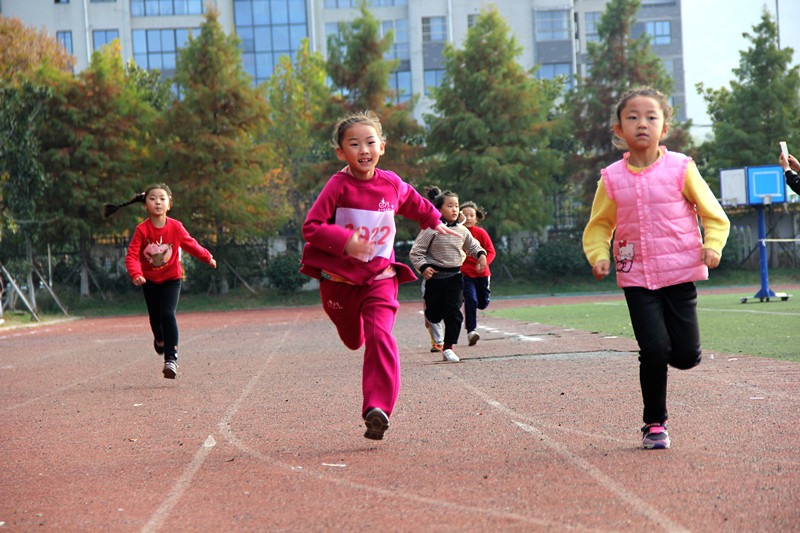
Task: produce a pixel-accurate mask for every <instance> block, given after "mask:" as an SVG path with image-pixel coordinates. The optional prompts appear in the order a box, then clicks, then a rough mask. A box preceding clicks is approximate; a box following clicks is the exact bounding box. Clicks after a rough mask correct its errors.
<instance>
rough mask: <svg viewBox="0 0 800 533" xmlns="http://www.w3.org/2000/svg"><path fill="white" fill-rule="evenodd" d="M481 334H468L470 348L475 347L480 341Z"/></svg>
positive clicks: (474, 332)
mask: <svg viewBox="0 0 800 533" xmlns="http://www.w3.org/2000/svg"><path fill="white" fill-rule="evenodd" d="M480 338H481V334H480V333H478V332H477V331H470V332H469V333H467V340H468V341H469V345H470V346H475V344H476V343H477V342H478V341H479V340H480Z"/></svg>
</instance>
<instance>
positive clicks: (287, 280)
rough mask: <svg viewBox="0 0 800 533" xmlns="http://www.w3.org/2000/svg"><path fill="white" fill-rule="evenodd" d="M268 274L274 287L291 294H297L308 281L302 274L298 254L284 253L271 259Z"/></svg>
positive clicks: (268, 263) (267, 269)
mask: <svg viewBox="0 0 800 533" xmlns="http://www.w3.org/2000/svg"><path fill="white" fill-rule="evenodd" d="M266 273H267V278H268V279H269V281H270V284H271V285H272V286H273V287H275V288H276V289H278V290H279V291H281V292H285V293H289V294H293V293H295V292H297V291H298V290H299V289H300V287H302V286H303V285H304V284H305V283H306V281H308V278H306V277H305V276H304V275H303V274H301V273H300V256H299V255H298V254H296V253H284V254H281V255H278V256H275V257H272V258H270V259H269V260H268V261H267V268H266Z"/></svg>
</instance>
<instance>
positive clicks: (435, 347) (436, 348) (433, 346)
mask: <svg viewBox="0 0 800 533" xmlns="http://www.w3.org/2000/svg"><path fill="white" fill-rule="evenodd" d="M443 349H444V346H443V345H441V344H435V343H434V344H431V352H441V351H442V350H443Z"/></svg>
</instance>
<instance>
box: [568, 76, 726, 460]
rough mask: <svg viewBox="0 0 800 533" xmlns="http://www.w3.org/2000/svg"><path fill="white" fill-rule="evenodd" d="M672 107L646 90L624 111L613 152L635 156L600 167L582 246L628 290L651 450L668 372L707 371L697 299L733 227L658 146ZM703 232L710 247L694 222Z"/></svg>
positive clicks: (663, 421)
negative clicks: (700, 285) (612, 267)
mask: <svg viewBox="0 0 800 533" xmlns="http://www.w3.org/2000/svg"><path fill="white" fill-rule="evenodd" d="M671 116H672V107H671V106H670V105H669V102H668V101H667V98H666V97H665V96H664V95H663V94H661V93H660V92H658V91H656V90H654V89H652V88H649V87H639V88H635V89H631V90H630V91H628V92H627V93H626V94H625V95H624V96H623V97H622V99H621V100H620V101H619V103H618V104H617V108H616V122H615V124H614V134H615V136H616V138H615V143H614V144H615V146H617V147H618V148H620V149H626V148H627V149H628V150H629V151H628V153H626V154H625V155H624V157H623V158H622V160H620V161H617V162H616V163H613V164H612V165H610V166H608V167H607V168H605V169H603V170H602V172H601V174H602V178H601V179H600V182H599V183H598V186H597V193H596V195H595V199H594V203H593V205H592V214H591V217H590V219H589V222H588V224H587V225H586V228H585V230H584V233H583V248H584V252H585V253H586V257H587V259H588V260H589V263H590V264H591V265H592V273H593V274H594V276H595V277H596V278H597V279H598V280H601V279H603V278H604V277H605V276H606V275H607V274H608V273H609V271H610V265H611V262H610V257H609V245H610V244H611V238H612V235H613V237H614V243H613V254H614V260H615V262H616V275H617V284H618V285H619V286H620V287H622V289H623V290H624V292H625V299H626V301H627V304H628V310H629V312H630V317H631V324H632V325H633V332H634V334H635V335H636V340H637V342H638V343H639V380H640V384H641V388H642V399H643V401H644V413H643V420H644V424H645V425H644V427H643V428H642V446H643V447H644V448H648V449H653V448H669V446H670V439H669V434H668V433H667V367H668V365H669V366H673V367H675V368H679V369H689V368H692V367H694V366H696V365H698V364H699V363H700V353H701V351H700V331H699V327H698V323H697V291H696V289H695V286H694V282H695V281H698V280H703V279H707V278H708V269H709V268H715V267H716V266H717V265H719V261H720V257H721V253H722V248H723V247H724V246H725V241H726V240H727V238H728V232H729V230H730V222H729V221H728V217H727V216H726V215H725V212H724V211H723V210H722V207H721V206H720V205H719V202H717V200H716V198H715V197H714V194H713V193H712V192H711V190H710V189H709V188H708V185H707V184H706V182H705V181H703V178H702V177H701V176H700V173H699V172H698V171H697V167H696V166H695V164H694V162H692V160H691V158H689V157H687V156H685V155H683V154H679V153H675V152H669V151H667V150H666V149H665V148H663V147H661V146H659V141H660V140H661V139H663V138H664V137H666V136H667V133H668V132H669V121H670V118H671ZM698 215H699V216H700V220H701V223H702V225H703V228H704V229H705V240H704V239H703V236H702V235H701V233H700V230H699V228H698V225H697V216H698Z"/></svg>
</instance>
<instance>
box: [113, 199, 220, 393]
mask: <svg viewBox="0 0 800 533" xmlns="http://www.w3.org/2000/svg"><path fill="white" fill-rule="evenodd" d="M134 202H143V203H144V206H145V209H146V210H147V212H148V213H149V214H150V218H148V219H147V220H145V221H144V222H142V223H141V224H139V225H138V226H136V230H135V231H134V233H133V238H132V239H131V243H130V245H129V246H128V254H127V255H126V256H125V266H126V267H127V268H128V274H129V275H130V277H131V281H133V284H134V285H136V286H137V287H142V290H143V292H144V300H145V303H146V304H147V312H148V314H149V315H150V328H151V329H152V330H153V337H154V340H153V346H154V347H155V350H156V352H157V353H159V354H164V377H165V378H169V379H174V378H175V376H176V375H177V373H178V323H177V321H176V320H175V310H176V309H177V307H178V297H179V296H180V292H181V278H182V277H183V268H182V267H181V248H183V249H184V250H186V251H187V252H189V253H190V254H191V255H193V256H194V257H196V258H198V259H199V260H201V261H202V262H204V263H208V264H209V265H211V267H212V268H216V267H217V262H216V261H215V260H214V258H213V257H212V256H211V252H209V251H208V250H206V249H205V248H203V247H202V246H200V245H199V244H198V243H197V241H196V240H194V239H193V238H192V236H191V235H189V232H188V231H186V228H184V227H183V224H181V223H180V222H178V221H177V220H175V219H173V218H169V217H168V216H167V211H169V210H170V208H171V207H172V191H170V190H169V187H167V186H166V185H164V184H163V183H159V184H158V185H153V186H151V187H149V188H148V189H147V190H146V191H145V192H143V193H141V194H137V195H136V196H134V197H133V199H131V200H130V201H129V202H127V203H125V204H122V205H129V204H131V203H134ZM117 207H118V206H113V205H108V206H106V213H105V216H109V215H110V214H111V213H113V212H114V211H115V210H116V209H117Z"/></svg>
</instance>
